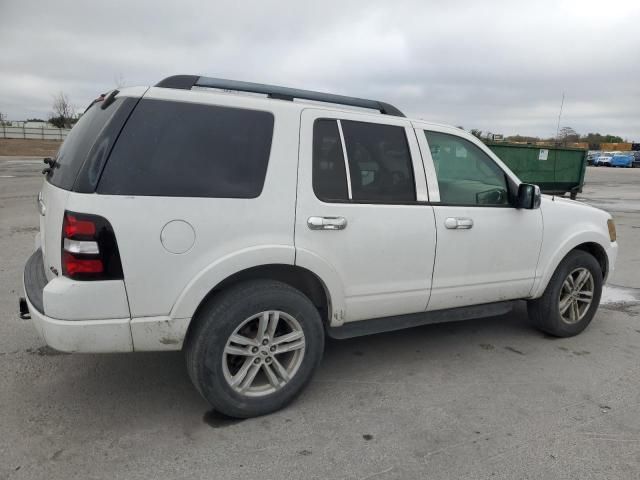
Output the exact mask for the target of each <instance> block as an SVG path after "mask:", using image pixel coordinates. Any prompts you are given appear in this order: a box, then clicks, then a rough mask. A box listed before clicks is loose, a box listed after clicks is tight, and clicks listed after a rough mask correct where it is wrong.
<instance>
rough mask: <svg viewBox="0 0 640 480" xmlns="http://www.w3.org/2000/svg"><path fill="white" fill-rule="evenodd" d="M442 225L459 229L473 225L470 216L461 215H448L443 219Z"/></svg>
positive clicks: (465, 228)
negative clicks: (463, 216)
mask: <svg viewBox="0 0 640 480" xmlns="http://www.w3.org/2000/svg"><path fill="white" fill-rule="evenodd" d="M444 226H445V227H446V228H449V229H451V230H453V229H459V230H468V229H470V228H471V227H473V220H472V219H470V218H462V217H448V218H447V219H446V220H445V221H444Z"/></svg>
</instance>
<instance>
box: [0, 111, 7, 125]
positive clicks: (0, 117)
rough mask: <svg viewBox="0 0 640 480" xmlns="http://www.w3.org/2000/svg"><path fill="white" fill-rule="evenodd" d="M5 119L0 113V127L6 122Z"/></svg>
mask: <svg viewBox="0 0 640 480" xmlns="http://www.w3.org/2000/svg"><path fill="white" fill-rule="evenodd" d="M6 119H7V117H6V115H5V114H4V113H2V112H0V125H4V122H5V121H6Z"/></svg>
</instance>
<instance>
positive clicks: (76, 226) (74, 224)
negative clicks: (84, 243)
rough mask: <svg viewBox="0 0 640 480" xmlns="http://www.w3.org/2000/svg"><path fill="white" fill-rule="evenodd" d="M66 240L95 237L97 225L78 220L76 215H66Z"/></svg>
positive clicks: (64, 231)
mask: <svg viewBox="0 0 640 480" xmlns="http://www.w3.org/2000/svg"><path fill="white" fill-rule="evenodd" d="M63 225H64V226H63V233H64V238H75V237H79V236H85V237H93V236H95V234H96V224H95V223H94V222H93V221H91V220H78V218H77V217H76V216H75V215H72V214H70V213H66V214H65V216H64V224H63Z"/></svg>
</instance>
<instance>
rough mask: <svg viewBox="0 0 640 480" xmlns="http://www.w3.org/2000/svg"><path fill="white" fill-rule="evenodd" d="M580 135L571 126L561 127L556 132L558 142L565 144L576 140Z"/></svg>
mask: <svg viewBox="0 0 640 480" xmlns="http://www.w3.org/2000/svg"><path fill="white" fill-rule="evenodd" d="M579 139H580V135H578V132H576V131H575V130H574V129H573V128H571V127H562V128H561V129H560V131H559V132H558V140H557V141H558V143H559V144H561V145H564V146H565V147H566V146H567V143H571V142H577V141H578V140H579Z"/></svg>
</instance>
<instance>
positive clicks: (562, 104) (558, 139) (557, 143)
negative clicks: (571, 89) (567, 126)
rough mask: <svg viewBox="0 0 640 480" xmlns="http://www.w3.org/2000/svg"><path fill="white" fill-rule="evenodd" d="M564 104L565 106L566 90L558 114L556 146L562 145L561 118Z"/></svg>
mask: <svg viewBox="0 0 640 480" xmlns="http://www.w3.org/2000/svg"><path fill="white" fill-rule="evenodd" d="M563 106H564V92H562V101H561V102H560V113H559V114H558V128H556V147H557V146H559V145H560V118H561V117H562V107H563Z"/></svg>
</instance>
